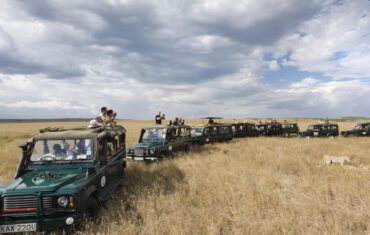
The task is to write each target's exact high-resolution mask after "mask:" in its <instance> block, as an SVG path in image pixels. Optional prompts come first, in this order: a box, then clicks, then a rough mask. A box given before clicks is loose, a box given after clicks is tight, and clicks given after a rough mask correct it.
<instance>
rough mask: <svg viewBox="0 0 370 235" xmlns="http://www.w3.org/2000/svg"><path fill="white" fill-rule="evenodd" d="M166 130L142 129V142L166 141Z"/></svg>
mask: <svg viewBox="0 0 370 235" xmlns="http://www.w3.org/2000/svg"><path fill="white" fill-rule="evenodd" d="M166 132H167V129H166V128H149V129H144V133H143V138H142V140H143V141H158V140H165V139H166Z"/></svg>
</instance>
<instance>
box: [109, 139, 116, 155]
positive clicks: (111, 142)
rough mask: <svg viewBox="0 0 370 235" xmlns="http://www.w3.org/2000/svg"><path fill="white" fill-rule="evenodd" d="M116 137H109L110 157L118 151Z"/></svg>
mask: <svg viewBox="0 0 370 235" xmlns="http://www.w3.org/2000/svg"><path fill="white" fill-rule="evenodd" d="M115 140H116V139H115V138H114V137H108V138H107V157H108V159H110V158H111V157H113V156H114V154H116V153H117V142H116V141H115Z"/></svg>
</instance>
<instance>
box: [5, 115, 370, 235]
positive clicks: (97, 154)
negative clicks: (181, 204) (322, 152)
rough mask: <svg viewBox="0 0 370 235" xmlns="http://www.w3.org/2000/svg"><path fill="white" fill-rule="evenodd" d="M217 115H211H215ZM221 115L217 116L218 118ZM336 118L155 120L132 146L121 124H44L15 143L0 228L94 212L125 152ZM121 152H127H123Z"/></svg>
mask: <svg viewBox="0 0 370 235" xmlns="http://www.w3.org/2000/svg"><path fill="white" fill-rule="evenodd" d="M215 119H216V118H215ZM218 119H219V118H218ZM338 135H339V128H338V125H337V124H335V123H329V122H325V123H317V124H312V125H309V126H308V128H307V130H306V131H303V132H299V127H298V125H297V123H288V122H284V123H278V122H276V121H273V122H264V123H262V122H259V123H257V124H253V123H248V122H244V123H243V122H239V123H232V124H223V123H216V122H214V121H213V120H212V121H211V123H208V124H207V125H202V126H196V127H193V128H192V127H190V126H187V125H171V126H155V127H146V128H143V129H142V130H141V133H140V138H139V141H138V143H137V144H135V145H132V146H130V147H128V148H127V151H126V145H125V139H126V131H125V128H124V127H122V126H115V127H109V128H108V127H107V128H100V127H98V128H75V129H65V128H46V129H42V130H40V134H38V135H36V136H35V137H33V138H32V139H31V140H29V141H28V142H26V143H25V144H23V145H21V146H20V148H21V149H22V153H23V154H22V157H21V160H20V162H19V166H18V169H17V171H16V175H15V178H14V179H13V180H12V181H10V182H9V183H7V184H5V185H2V186H0V233H13V232H50V231H53V230H55V229H57V228H65V229H68V228H74V227H76V226H77V225H81V224H83V223H84V222H86V221H89V220H91V219H94V218H96V217H97V216H98V215H99V211H100V208H101V206H102V203H103V202H105V201H107V200H108V199H109V198H110V196H111V195H112V193H113V192H114V191H115V189H116V188H117V187H118V185H119V184H120V182H121V179H122V178H123V176H124V172H125V171H124V169H125V167H126V158H127V159H132V160H138V161H147V162H151V161H158V160H162V159H165V158H169V157H171V156H173V155H174V154H175V153H176V152H178V151H185V152H187V151H188V150H189V149H190V147H192V146H198V147H200V146H202V145H205V144H209V143H216V142H221V141H230V140H232V139H233V138H241V137H257V136H285V137H289V136H302V137H336V136H338ZM341 135H342V136H344V137H350V136H370V123H359V124H358V125H356V126H355V128H354V129H353V130H349V131H342V132H341ZM126 153H127V156H126Z"/></svg>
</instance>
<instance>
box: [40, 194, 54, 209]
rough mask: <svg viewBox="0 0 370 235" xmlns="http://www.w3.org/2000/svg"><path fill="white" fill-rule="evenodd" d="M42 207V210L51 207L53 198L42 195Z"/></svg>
mask: <svg viewBox="0 0 370 235" xmlns="http://www.w3.org/2000/svg"><path fill="white" fill-rule="evenodd" d="M42 208H43V209H44V210H50V209H52V208H53V198H52V197H43V198H42Z"/></svg>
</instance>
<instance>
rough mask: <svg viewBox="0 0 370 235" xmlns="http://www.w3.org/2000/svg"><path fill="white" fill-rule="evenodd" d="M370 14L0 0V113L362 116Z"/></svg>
mask: <svg viewBox="0 0 370 235" xmlns="http://www.w3.org/2000/svg"><path fill="white" fill-rule="evenodd" d="M369 10H370V9H369V3H368V1H365V0H362V1H355V2H354V1H344V2H343V3H340V4H339V3H337V2H336V1H331V0H327V1H316V0H312V1H304V2H302V1H298V0H279V1H274V2H271V1H267V0H263V1H255V0H239V1H226V0H221V1H211V0H196V1H185V0H184V1H167V0H156V1H150V2H148V1H142V0H135V1H134V0H115V1H110V0H106V1H99V2H93V1H84V0H79V1H74V2H68V3H66V2H65V1H61V0H56V1H46V0H29V1H14V0H4V1H2V2H1V3H0V106H1V107H2V110H1V111H0V117H17V118H21V117H93V116H94V115H96V114H97V112H98V110H99V107H100V106H109V107H112V108H114V109H115V110H117V111H118V112H119V114H120V117H124V118H151V117H152V115H153V113H154V112H157V111H158V110H162V111H164V112H166V113H167V114H168V115H167V116H169V117H171V116H177V115H181V116H184V117H192V116H194V117H199V116H207V115H217V116H229V117H233V116H239V117H242V116H289V115H291V116H305V115H306V116H318V115H323V116H327V115H328V116H330V115H337V114H343V115H344V114H346V115H350V114H349V113H348V112H352V113H353V115H356V114H359V115H360V114H364V113H365V111H368V110H367V109H364V108H363V107H360V106H356V105H354V104H355V103H356V101H357V100H361V99H363V98H364V97H366V95H367V93H366V92H368V88H369V84H368V83H367V81H368V79H369V77H370V76H369V74H370V70H369V66H368V65H367V64H368V61H369V60H370V58H369V55H370V53H369V52H370V48H369V45H368V41H369V37H370V36H369V35H370V34H369V30H368V29H369V24H370V21H369V17H368V14H369V13H368V12H370V11H369ZM290 68H294V71H297V72H292V73H293V74H290V75H289V76H287V77H286V78H285V77H280V78H279V79H274V74H276V73H280V74H284V73H288V72H287V71H290V70H289V69H290ZM267 73H270V74H271V76H270V77H271V79H265V76H266V74H267ZM292 77H294V79H292ZM279 81H284V83H282V82H279ZM282 84H284V85H282ZM351 92H352V94H351ZM341 94H345V95H344V96H343V95H341ZM342 104H343V105H344V106H343V105H342ZM351 104H353V105H352V106H351V107H347V106H350V105H351ZM66 107H68V108H66ZM343 107H346V108H345V109H343ZM58 111H60V112H58ZM351 115H352V114H351Z"/></svg>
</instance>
